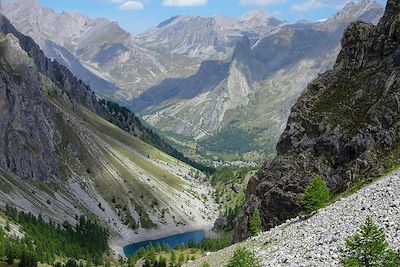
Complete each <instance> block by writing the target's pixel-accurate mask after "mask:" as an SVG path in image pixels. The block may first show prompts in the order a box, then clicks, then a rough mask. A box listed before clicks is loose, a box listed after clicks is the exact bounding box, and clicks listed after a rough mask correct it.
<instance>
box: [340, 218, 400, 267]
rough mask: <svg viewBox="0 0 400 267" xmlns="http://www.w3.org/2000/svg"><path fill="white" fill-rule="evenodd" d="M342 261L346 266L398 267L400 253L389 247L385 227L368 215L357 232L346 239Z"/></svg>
mask: <svg viewBox="0 0 400 267" xmlns="http://www.w3.org/2000/svg"><path fill="white" fill-rule="evenodd" d="M340 261H341V263H342V264H343V266H345V267H364V266H365V267H397V266H400V253H398V252H395V251H394V250H393V249H391V248H390V247H389V245H388V243H387V242H386V240H385V233H384V231H383V229H382V228H380V227H379V226H378V225H376V224H375V223H374V222H373V220H372V219H371V218H370V217H368V218H367V220H366V221H365V224H364V225H362V226H361V227H360V228H359V229H358V231H357V233H356V234H355V235H353V236H350V237H349V238H347V239H346V247H345V248H343V249H341V257H340Z"/></svg>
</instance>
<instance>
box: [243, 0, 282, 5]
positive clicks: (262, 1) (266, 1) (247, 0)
mask: <svg viewBox="0 0 400 267" xmlns="http://www.w3.org/2000/svg"><path fill="white" fill-rule="evenodd" d="M284 2H286V0H239V4H240V5H241V6H267V5H270V4H276V3H284Z"/></svg>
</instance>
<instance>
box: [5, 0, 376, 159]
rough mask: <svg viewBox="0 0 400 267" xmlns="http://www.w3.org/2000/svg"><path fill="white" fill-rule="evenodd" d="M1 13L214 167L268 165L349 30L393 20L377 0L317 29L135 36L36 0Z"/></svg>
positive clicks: (218, 29)
mask: <svg viewBox="0 0 400 267" xmlns="http://www.w3.org/2000/svg"><path fill="white" fill-rule="evenodd" d="M0 6H1V11H2V12H3V13H4V14H5V15H6V16H7V17H8V18H9V19H10V21H11V22H12V23H13V24H14V25H15V27H16V28H17V29H18V30H19V31H21V32H22V33H24V34H26V35H29V36H30V37H32V38H33V39H34V40H35V41H36V43H38V44H39V46H40V47H41V49H42V50H43V51H44V52H45V54H46V56H48V57H49V58H51V59H55V60H57V61H58V62H59V63H61V64H63V65H65V66H66V67H67V68H68V69H69V70H70V71H71V72H72V73H73V74H74V75H76V76H77V77H78V78H80V79H82V80H83V81H85V82H86V83H87V84H89V85H90V86H91V87H92V89H93V90H94V91H95V92H96V93H98V94H101V95H103V96H104V97H107V98H109V99H112V100H114V101H116V102H118V103H121V104H123V105H126V106H127V107H129V108H131V109H132V110H133V111H135V112H137V114H139V115H140V116H141V117H142V118H143V119H144V120H145V121H146V123H148V124H150V125H151V126H154V127H155V128H156V129H158V130H159V131H161V132H162V133H163V135H164V136H166V137H168V139H169V140H170V141H172V142H173V143H175V145H177V146H178V147H179V148H180V149H181V150H182V151H184V152H185V154H187V155H188V156H191V157H192V158H195V159H197V160H198V161H203V162H207V163H208V164H210V163H211V161H215V160H217V161H218V160H222V161H227V162H235V161H244V162H258V163H261V162H262V161H263V160H264V159H265V158H266V157H268V156H271V155H273V154H275V145H276V143H277V141H278V138H279V135H280V134H281V133H282V132H283V130H284V127H285V124H286V120H287V117H288V115H289V111H290V108H291V106H292V105H293V104H294V103H295V102H296V99H297V98H298V97H299V96H300V94H301V92H302V90H303V88H304V87H306V85H307V83H308V82H310V81H311V80H312V79H313V78H315V77H316V76H317V75H318V74H319V73H322V72H324V71H325V70H327V69H329V68H331V67H332V66H333V64H334V61H335V57H336V55H337V54H338V52H339V50H340V38H341V36H342V34H343V31H344V29H345V28H346V27H347V25H348V24H349V23H350V22H353V21H356V20H360V19H361V20H364V21H368V22H371V23H377V22H378V20H379V18H380V17H381V16H382V14H383V7H382V6H381V5H379V4H377V3H376V2H373V1H361V2H359V3H349V4H348V5H346V6H345V7H344V8H343V9H342V10H341V11H339V13H337V14H336V15H335V16H333V17H331V18H329V19H327V20H325V21H322V22H317V23H311V22H307V21H300V22H298V23H295V24H288V23H287V22H285V21H280V20H278V19H276V18H274V17H272V16H270V15H269V14H267V13H266V12H265V11H254V12H251V13H248V14H245V15H243V16H242V17H240V18H231V17H225V16H222V15H217V16H214V17H198V16H189V15H185V16H176V17H172V18H171V19H169V20H167V21H164V22H162V23H160V24H159V25H157V26H155V27H153V28H150V29H149V30H147V31H145V32H144V33H143V34H140V35H132V34H129V33H127V32H126V31H124V30H123V29H122V28H120V27H119V26H118V24H117V23H115V22H110V21H108V20H106V19H102V18H99V19H91V18H88V17H86V16H84V15H81V14H79V13H76V12H64V13H61V14H59V13H56V12H54V11H53V10H51V9H49V8H45V7H42V6H40V5H39V4H38V3H37V2H36V0H17V1H15V2H9V1H8V0H2V1H1V5H0ZM241 165H243V164H241Z"/></svg>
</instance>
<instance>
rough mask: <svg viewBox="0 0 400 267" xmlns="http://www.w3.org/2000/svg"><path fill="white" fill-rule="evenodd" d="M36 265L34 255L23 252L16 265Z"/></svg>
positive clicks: (23, 266)
mask: <svg viewBox="0 0 400 267" xmlns="http://www.w3.org/2000/svg"><path fill="white" fill-rule="evenodd" d="M37 265H38V264H37V259H36V257H35V255H34V254H33V253H31V252H29V251H26V250H24V251H23V252H22V255H21V260H20V262H19V263H18V267H36V266H37Z"/></svg>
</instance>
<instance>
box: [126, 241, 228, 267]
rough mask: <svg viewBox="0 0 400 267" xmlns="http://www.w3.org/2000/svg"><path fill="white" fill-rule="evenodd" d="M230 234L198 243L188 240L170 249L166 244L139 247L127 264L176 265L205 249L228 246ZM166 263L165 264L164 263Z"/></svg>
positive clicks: (201, 252)
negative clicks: (186, 242)
mask: <svg viewBox="0 0 400 267" xmlns="http://www.w3.org/2000/svg"><path fill="white" fill-rule="evenodd" d="M229 240H230V236H228V235H224V236H222V237H219V238H206V239H204V240H203V241H201V242H200V243H199V244H195V243H194V242H188V244H186V245H184V244H181V245H178V246H177V247H176V248H174V249H171V248H170V247H169V246H168V245H167V244H165V243H163V244H162V245H160V244H157V245H154V246H153V245H152V244H150V245H148V246H147V247H146V248H141V249H139V250H138V251H137V252H136V253H135V254H133V255H131V256H130V257H129V258H128V261H127V264H128V266H135V264H136V263H138V262H145V265H144V266H152V267H158V266H169V267H178V266H181V265H182V264H184V263H185V262H187V261H189V260H195V259H196V258H199V257H200V256H201V255H202V254H203V253H204V252H205V251H218V250H220V249H223V248H225V247H227V246H229V244H230V242H229ZM146 264H147V265H146ZM164 264H166V265H164Z"/></svg>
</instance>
